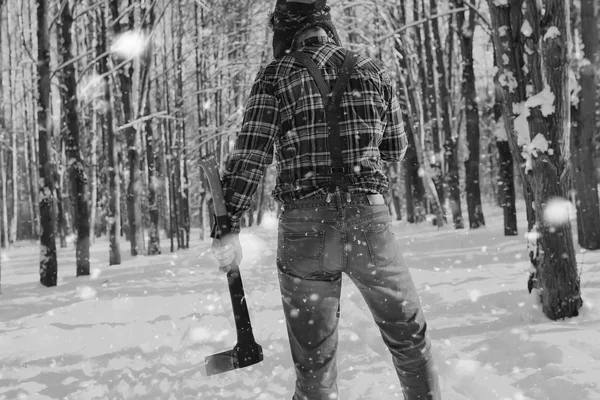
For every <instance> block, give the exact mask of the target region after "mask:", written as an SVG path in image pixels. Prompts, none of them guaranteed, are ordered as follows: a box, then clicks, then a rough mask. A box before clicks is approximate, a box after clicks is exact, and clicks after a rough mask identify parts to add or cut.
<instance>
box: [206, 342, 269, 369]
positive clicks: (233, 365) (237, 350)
mask: <svg viewBox="0 0 600 400" xmlns="http://www.w3.org/2000/svg"><path fill="white" fill-rule="evenodd" d="M262 360H263V352H262V347H261V346H260V345H259V344H258V343H256V342H243V343H238V344H236V345H235V347H234V348H233V350H227V351H224V352H222V353H217V354H213V355H212V356H208V357H206V358H205V359H204V365H205V366H206V375H208V376H210V375H216V374H221V373H223V372H227V371H232V370H234V369H238V368H244V367H248V366H250V365H254V364H258V363H259V362H261V361H262Z"/></svg>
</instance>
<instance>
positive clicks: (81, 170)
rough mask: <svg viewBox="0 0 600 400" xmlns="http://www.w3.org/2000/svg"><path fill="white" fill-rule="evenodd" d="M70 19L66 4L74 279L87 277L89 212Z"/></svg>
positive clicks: (63, 49)
mask: <svg viewBox="0 0 600 400" xmlns="http://www.w3.org/2000/svg"><path fill="white" fill-rule="evenodd" d="M72 26H73V16H72V15H71V5H70V4H69V2H68V1H67V2H66V3H65V4H64V6H63V7H62V10H61V13H60V26H59V30H60V34H59V52H60V56H61V57H60V62H61V64H65V65H64V66H63V68H62V70H61V71H60V74H59V78H60V81H61V85H60V94H61V98H62V104H63V113H62V115H63V118H62V120H63V123H62V125H63V127H62V128H63V129H62V131H63V137H64V141H65V153H66V156H67V171H68V176H69V181H70V185H68V186H69V187H70V190H71V196H70V197H71V198H72V199H73V201H72V203H73V219H74V221H73V227H74V230H75V234H76V248H75V257H76V264H77V276H84V275H89V274H90V209H89V204H88V191H87V181H88V178H87V174H86V172H85V166H84V164H83V159H82V157H81V148H80V147H81V144H80V141H81V140H80V134H79V110H78V101H77V81H76V79H75V65H74V63H72V62H70V61H71V60H72V58H73V54H72V52H71V46H72V42H73V40H72V37H71V27H72Z"/></svg>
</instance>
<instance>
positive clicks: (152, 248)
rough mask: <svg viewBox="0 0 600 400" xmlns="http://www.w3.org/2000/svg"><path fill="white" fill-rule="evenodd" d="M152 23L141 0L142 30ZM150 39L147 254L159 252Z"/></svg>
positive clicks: (150, 8) (145, 83)
mask: <svg viewBox="0 0 600 400" xmlns="http://www.w3.org/2000/svg"><path fill="white" fill-rule="evenodd" d="M153 25H154V5H153V4H150V2H149V1H148V0H143V1H142V31H144V32H145V33H146V34H149V33H150V31H151V30H152V27H153ZM152 51H153V50H152V39H149V40H148V48H147V49H146V50H145V52H144V55H143V58H142V60H141V71H140V81H141V83H142V90H141V93H142V98H141V102H142V103H143V104H144V106H143V108H144V111H143V114H144V117H146V118H147V119H146V120H145V121H144V130H145V134H146V136H145V138H146V165H147V168H148V181H149V184H148V209H149V210H148V211H149V214H150V230H149V232H148V255H155V254H160V253H161V250H160V236H159V229H158V228H159V221H158V203H157V195H156V191H157V187H158V185H157V183H158V179H157V177H156V170H155V159H156V154H155V146H154V130H153V129H152V118H148V117H149V116H151V114H152V111H151V107H150V102H151V96H150V90H151V85H152V80H151V79H150V71H151V66H152Z"/></svg>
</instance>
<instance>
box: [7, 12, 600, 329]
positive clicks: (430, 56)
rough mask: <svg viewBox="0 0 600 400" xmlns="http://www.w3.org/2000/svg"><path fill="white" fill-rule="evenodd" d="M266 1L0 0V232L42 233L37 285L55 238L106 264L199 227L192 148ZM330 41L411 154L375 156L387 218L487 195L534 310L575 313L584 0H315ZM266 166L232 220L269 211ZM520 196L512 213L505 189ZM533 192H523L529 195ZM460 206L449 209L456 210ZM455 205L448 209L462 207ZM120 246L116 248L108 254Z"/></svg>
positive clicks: (588, 94) (214, 134)
mask: <svg viewBox="0 0 600 400" xmlns="http://www.w3.org/2000/svg"><path fill="white" fill-rule="evenodd" d="M273 3H274V2H273V1H271V0H269V1H267V0H261V1H254V2H250V1H235V0H218V1H217V0H195V1H191V0H187V1H186V0H83V1H72V0H24V1H16V0H0V71H1V74H0V207H1V209H0V243H1V245H2V247H4V248H6V247H9V246H15V245H18V243H19V241H27V240H36V241H37V240H39V241H40V252H41V256H40V282H41V283H42V284H44V285H45V286H54V285H56V282H57V281H56V276H57V270H58V265H59V262H60V260H58V259H57V257H56V245H57V242H58V245H60V246H63V247H65V246H68V245H69V244H73V245H75V246H76V248H77V266H76V268H77V275H79V276H84V275H88V274H89V246H90V243H91V242H92V241H94V239H95V238H96V237H99V236H101V235H108V236H109V238H110V241H109V243H110V248H109V249H107V251H109V252H110V263H111V264H119V263H120V258H121V257H120V254H121V252H122V251H129V252H130V253H131V254H132V255H134V256H135V255H142V254H146V255H153V254H158V253H160V252H161V244H160V242H161V240H163V241H164V240H165V239H166V240H168V241H169V243H170V251H172V252H173V251H176V250H177V249H182V248H187V247H188V246H189V238H190V234H191V228H193V227H194V228H200V229H199V232H200V236H201V238H205V237H207V234H208V229H209V227H210V222H211V218H212V217H211V216H212V211H211V207H212V206H211V198H210V192H209V188H208V185H207V182H206V180H205V179H204V176H203V172H202V171H201V169H200V168H199V167H198V162H197V161H198V160H199V158H200V157H202V156H205V155H207V154H214V155H215V156H216V157H217V160H218V161H219V162H220V163H222V161H223V160H225V159H226V156H227V154H228V153H229V151H230V150H231V149H232V147H233V144H234V141H235V135H236V133H237V132H238V130H239V127H240V125H241V122H242V117H243V107H244V103H245V100H246V97H247V95H248V93H249V89H250V86H251V85H252V82H253V79H254V77H255V75H256V73H257V72H258V69H259V68H260V67H261V66H262V65H265V64H266V63H268V62H269V61H270V60H271V57H272V55H271V54H272V53H271V43H270V41H271V32H270V30H269V28H268V25H267V20H268V14H269V12H270V11H271V10H272V8H273V6H274V4H273ZM330 5H331V6H332V13H333V16H334V21H335V24H336V26H337V28H338V30H339V32H340V35H341V37H342V41H343V44H344V45H345V46H346V47H348V48H349V49H351V50H355V51H358V52H361V53H364V54H366V55H368V56H370V57H372V58H374V59H375V60H378V61H379V62H381V63H382V64H383V65H384V66H385V67H386V68H387V70H388V71H389V72H390V74H391V76H392V77H393V80H394V82H395V84H396V90H397V96H398V97H399V99H400V101H401V104H402V107H403V111H404V122H405V125H406V128H407V132H408V134H409V135H408V136H409V142H410V148H409V151H408V153H407V157H406V160H405V161H404V162H403V163H402V164H401V165H388V166H387V173H388V177H389V179H390V182H391V191H390V209H391V211H392V213H393V215H394V216H395V218H397V219H406V221H408V222H410V223H435V224H437V225H438V226H439V227H440V228H441V227H442V226H444V225H446V224H449V225H450V226H451V228H452V229H464V228H467V229H478V228H480V227H482V226H484V225H485V216H484V215H483V210H482V207H481V203H482V202H490V203H494V204H496V205H497V206H498V207H503V208H504V211H505V212H504V216H505V224H504V225H505V229H504V233H505V234H506V235H517V234H519V233H518V232H517V228H516V226H517V224H516V218H517V217H519V218H527V221H528V228H529V229H528V233H527V235H526V239H524V241H523V243H524V251H525V249H527V252H528V254H529V257H530V260H531V264H532V275H531V277H530V281H529V283H528V285H529V289H530V290H532V289H534V288H538V289H540V293H541V295H540V296H541V298H542V303H543V305H544V312H545V313H546V315H548V316H549V317H551V318H553V319H557V318H563V317H568V316H574V315H577V310H578V309H579V308H580V307H581V298H580V293H579V292H580V288H579V277H578V270H577V265H576V262H575V257H574V248H573V236H572V232H571V225H570V223H569V222H568V221H566V222H565V221H562V222H561V223H559V224H552V223H551V221H549V219H548V218H544V213H543V210H545V209H546V206H547V205H549V204H554V203H552V201H553V200H554V199H561V201H563V203H560V202H559V203H558V207H559V208H561V207H562V205H564V202H565V201H567V200H569V201H570V202H572V204H573V205H574V206H575V207H576V209H577V222H578V223H577V229H578V240H579V244H580V246H581V247H582V248H585V249H589V250H595V249H598V248H600V210H599V206H598V192H597V179H598V178H597V171H598V168H597V166H596V161H595V159H596V153H597V152H598V148H599V146H598V141H600V138H599V137H598V134H597V132H598V121H599V119H598V117H597V110H598V109H599V108H598V106H597V98H598V95H597V93H598V82H599V81H598V77H597V75H598V71H599V70H600V69H599V68H598V60H599V57H598V55H597V42H598V38H599V37H600V36H599V35H598V25H599V24H600V21H598V19H597V18H596V15H597V12H598V10H597V8H598V6H597V5H596V4H595V2H594V1H593V0H580V1H571V2H569V1H559V0H544V1H537V0H487V1H485V0H452V1H438V0H387V1H384V0H366V1H330ZM275 175H276V169H275V167H274V166H270V167H269V168H267V169H266V171H265V179H264V181H263V184H262V185H261V186H260V187H259V190H258V192H257V194H256V196H255V200H254V202H253V207H252V211H251V212H248V213H247V214H246V215H245V216H244V221H243V224H244V225H246V226H250V225H253V224H260V223H261V221H262V219H263V217H264V215H265V213H266V212H275V213H276V212H277V210H278V206H277V204H275V203H274V202H273V201H272V200H271V199H270V196H269V193H270V191H271V189H272V187H273V185H274V181H275ZM517 200H522V201H524V202H525V204H526V206H527V215H526V216H517V212H516V207H515V201H517ZM536 204H537V205H538V206H537V207H536ZM465 211H466V213H465ZM463 215H464V216H463ZM125 244H127V246H126V248H127V250H125Z"/></svg>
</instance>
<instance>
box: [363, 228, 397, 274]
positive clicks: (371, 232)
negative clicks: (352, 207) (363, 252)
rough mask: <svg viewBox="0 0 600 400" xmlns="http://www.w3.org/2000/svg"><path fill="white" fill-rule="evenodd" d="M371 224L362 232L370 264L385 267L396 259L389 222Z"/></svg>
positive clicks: (393, 237) (394, 241)
mask: <svg viewBox="0 0 600 400" xmlns="http://www.w3.org/2000/svg"><path fill="white" fill-rule="evenodd" d="M373 222H374V223H372V224H370V225H369V226H367V227H366V228H365V229H364V230H363V233H364V234H365V239H366V241H367V246H368V247H369V253H370V255H371V262H372V263H373V264H374V265H375V266H376V267H386V266H388V265H389V264H391V263H393V262H394V261H396V258H397V257H398V251H397V244H396V237H395V236H394V234H393V233H392V231H391V230H390V226H391V223H390V222H375V221H373Z"/></svg>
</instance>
